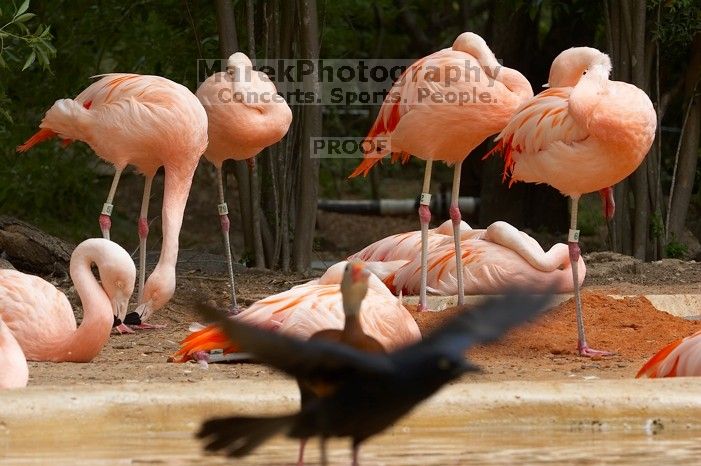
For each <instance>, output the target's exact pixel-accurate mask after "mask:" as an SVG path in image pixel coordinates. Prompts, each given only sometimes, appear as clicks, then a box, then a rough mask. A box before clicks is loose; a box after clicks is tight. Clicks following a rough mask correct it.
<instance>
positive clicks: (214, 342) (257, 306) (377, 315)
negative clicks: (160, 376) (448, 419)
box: [174, 261, 421, 362]
mask: <svg viewBox="0 0 701 466" xmlns="http://www.w3.org/2000/svg"><path fill="white" fill-rule="evenodd" d="M346 264H347V262H346V261H343V262H339V263H337V264H334V265H332V266H331V267H329V269H328V270H327V271H326V272H325V273H324V275H322V276H321V277H320V278H319V279H317V280H312V281H310V282H308V283H305V284H303V285H298V286H295V287H293V288H291V289H289V290H287V291H283V292H282V293H278V294H276V295H272V296H268V297H267V298H263V299H261V300H260V301H257V302H255V303H253V304H252V305H250V306H249V307H248V308H247V309H246V310H245V311H243V312H241V313H240V314H237V315H236V317H235V318H236V320H240V321H242V322H245V323H247V324H250V325H256V326H258V327H262V328H265V329H267V330H275V331H278V332H280V333H285V334H287V335H291V336H294V337H297V338H301V339H308V338H309V337H310V336H312V335H313V334H315V333H316V332H319V331H321V330H327V329H337V330H341V329H342V328H343V326H344V322H345V313H344V310H343V300H342V296H341V293H340V292H339V291H340V289H341V283H342V282H343V277H344V271H345V269H346ZM360 311H361V312H360V324H361V327H362V329H363V332H365V333H366V334H367V335H369V336H371V337H372V338H374V339H375V340H377V341H379V342H380V344H381V345H382V346H383V347H384V348H387V349H388V350H394V349H397V348H400V347H403V346H406V345H409V344H411V343H414V342H415V341H417V340H419V339H421V332H420V331H419V327H418V325H417V324H416V321H415V320H414V318H413V317H412V316H411V314H410V313H409V311H408V310H407V309H406V308H405V307H404V306H403V305H402V304H401V302H400V301H399V300H398V299H397V297H396V296H394V295H393V294H392V293H391V292H390V291H389V290H388V289H387V287H386V286H385V285H384V284H383V283H382V281H380V279H379V278H377V277H376V276H375V275H372V274H371V275H370V276H369V277H368V292H367V294H366V296H365V297H364V299H363V303H362V306H361V309H360ZM213 349H223V351H224V353H225V354H227V353H233V352H236V351H238V347H237V346H236V344H235V343H233V342H230V341H228V339H227V338H226V336H225V335H224V333H223V332H222V331H221V329H220V328H219V327H217V326H216V325H210V326H208V327H205V328H204V329H201V330H199V331H197V332H193V333H191V334H190V335H188V336H187V337H186V338H185V339H184V340H183V341H182V342H181V344H180V349H179V350H178V352H177V353H176V354H175V357H174V359H175V360H176V361H180V362H182V361H186V360H188V359H191V358H196V359H197V358H199V357H200V356H201V353H202V352H207V351H210V350H213Z"/></svg>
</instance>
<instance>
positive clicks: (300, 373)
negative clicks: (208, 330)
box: [197, 303, 394, 383]
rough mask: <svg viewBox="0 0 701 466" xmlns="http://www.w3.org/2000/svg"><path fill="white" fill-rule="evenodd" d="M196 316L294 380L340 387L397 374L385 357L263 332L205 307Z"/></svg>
mask: <svg viewBox="0 0 701 466" xmlns="http://www.w3.org/2000/svg"><path fill="white" fill-rule="evenodd" d="M197 312H198V313H200V314H201V315H202V316H203V317H204V318H206V319H207V320H209V321H212V322H214V323H216V325H218V326H219V327H220V328H221V329H222V330H223V331H224V333H225V334H226V335H227V337H229V339H230V340H231V341H233V342H236V344H237V345H239V346H240V347H241V350H242V351H244V352H247V353H251V354H253V356H254V357H255V358H256V359H257V360H259V361H261V362H263V363H265V364H268V365H270V366H272V367H274V368H276V369H279V370H281V371H284V372H286V373H288V374H289V375H291V376H294V377H298V378H305V379H312V380H320V381H324V380H329V381H330V382H334V383H338V382H340V381H341V380H344V379H347V378H350V377H356V376H357V375H358V374H359V373H367V374H368V375H370V374H376V375H380V374H390V373H392V371H393V370H394V369H393V368H394V366H393V365H392V363H391V362H390V360H389V359H388V358H387V356H385V355H384V354H369V353H365V352H362V351H358V350H356V349H354V348H352V347H350V346H347V345H342V344H339V343H334V342H331V341H324V340H307V341H304V340H300V339H298V338H292V337H289V336H287V335H283V334H281V333H276V332H271V331H268V330H263V329H261V328H258V327H254V326H252V325H248V324H244V323H242V322H238V321H236V320H234V319H230V318H228V317H227V316H226V314H224V313H223V312H221V311H220V310H218V309H216V308H214V307H212V306H209V305H207V304H204V303H200V304H198V305H197Z"/></svg>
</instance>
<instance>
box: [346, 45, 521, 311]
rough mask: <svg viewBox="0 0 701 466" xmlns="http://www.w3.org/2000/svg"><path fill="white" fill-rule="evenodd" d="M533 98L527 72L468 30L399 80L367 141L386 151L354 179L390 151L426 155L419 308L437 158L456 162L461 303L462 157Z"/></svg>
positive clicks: (454, 213) (454, 212) (453, 209)
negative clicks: (383, 142) (382, 144)
mask: <svg viewBox="0 0 701 466" xmlns="http://www.w3.org/2000/svg"><path fill="white" fill-rule="evenodd" d="M456 73H457V76H456ZM531 97H533V90H532V89H531V85H530V84H529V82H528V80H527V79H526V78H525V77H524V76H523V75H522V74H521V73H519V72H518V71H516V70H512V69H510V68H506V67H503V66H501V65H500V64H499V62H498V61H497V59H496V57H495V56H494V54H493V53H492V51H491V50H490V49H489V47H488V46H487V44H486V43H485V41H484V40H483V39H482V38H481V37H480V36H478V35H477V34H474V33H471V32H465V33H462V34H460V35H459V36H458V37H457V39H455V42H453V45H452V47H449V48H445V49H443V50H440V51H438V52H435V53H433V54H431V55H428V56H426V57H424V58H422V59H420V60H418V61H416V62H415V63H414V64H412V65H411V66H410V67H409V68H408V69H407V70H406V71H405V72H404V74H403V75H402V76H401V77H400V78H399V80H398V81H397V82H396V83H394V86H393V87H392V89H391V91H390V92H389V94H388V96H387V98H386V99H385V101H384V103H383V104H382V108H381V109H380V113H379V115H378V116H377V119H376V120H375V124H374V125H373V126H372V128H371V129H370V132H369V133H368V136H367V139H368V140H371V141H372V140H375V139H377V138H384V139H387V140H388V145H387V149H385V150H383V151H380V152H378V153H372V154H366V155H365V159H364V160H363V162H362V163H361V164H360V165H359V166H358V167H357V168H356V169H355V171H354V172H353V173H352V174H351V177H354V176H358V175H361V174H363V175H367V173H368V172H369V170H370V169H371V168H372V167H373V166H374V165H375V164H377V163H378V162H379V161H380V160H381V159H382V157H384V156H385V155H388V154H390V153H391V154H392V158H393V160H394V159H397V158H399V157H408V155H409V154H411V155H414V156H416V157H419V158H421V159H423V160H426V171H425V174H424V181H423V189H422V194H421V200H420V207H419V218H420V220H421V231H422V241H421V243H422V249H421V257H422V262H421V270H422V273H421V291H420V298H419V308H420V309H422V310H423V309H425V308H426V275H427V236H428V224H429V222H430V220H431V211H430V209H429V204H430V199H431V195H430V183H431V168H432V164H433V161H434V160H440V161H443V162H446V163H447V164H448V165H454V167H455V168H454V175H453V189H452V197H451V201H450V218H451V219H452V221H453V236H454V243H455V260H456V272H457V274H458V277H457V282H458V288H459V289H458V304H463V301H464V290H463V285H462V283H463V280H462V267H461V266H460V264H459V260H460V257H461V256H462V254H461V252H460V248H461V245H460V232H459V226H460V221H461V214H460V209H459V208H458V197H459V190H460V169H461V166H462V161H463V160H464V159H465V157H467V155H468V154H469V153H470V152H472V150H473V149H474V148H475V147H477V146H478V145H479V144H481V143H482V142H483V141H484V140H485V139H486V138H487V137H488V136H490V135H492V134H496V133H498V132H499V131H501V130H502V129H503V128H504V126H506V124H507V123H508V122H509V119H510V118H511V116H512V115H513V113H514V112H515V111H516V109H517V108H518V107H519V106H520V105H521V104H522V103H523V102H525V101H526V100H528V99H530V98H531ZM375 146H376V145H375V144H372V147H375Z"/></svg>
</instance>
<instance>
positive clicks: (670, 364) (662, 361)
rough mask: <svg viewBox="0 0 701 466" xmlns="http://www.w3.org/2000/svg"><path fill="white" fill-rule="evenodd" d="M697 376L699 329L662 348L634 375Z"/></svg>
mask: <svg viewBox="0 0 701 466" xmlns="http://www.w3.org/2000/svg"><path fill="white" fill-rule="evenodd" d="M697 376H701V331H698V332H696V333H694V334H693V335H690V336H688V337H686V338H680V339H679V340H676V341H673V342H672V343H670V344H668V345H667V346H665V347H664V348H662V349H661V350H660V351H658V352H657V354H655V355H654V356H653V357H651V358H650V360H649V361H648V362H646V363H645V365H644V366H643V367H641V368H640V371H638V374H637V375H636V376H635V377H636V378H641V377H649V378H651V379H654V378H660V377H697Z"/></svg>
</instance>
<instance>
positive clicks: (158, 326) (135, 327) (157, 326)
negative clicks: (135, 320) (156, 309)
mask: <svg viewBox="0 0 701 466" xmlns="http://www.w3.org/2000/svg"><path fill="white" fill-rule="evenodd" d="M129 327H131V329H132V330H158V329H161V328H166V325H162V324H148V323H146V322H142V323H140V324H136V325H130V326H129Z"/></svg>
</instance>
